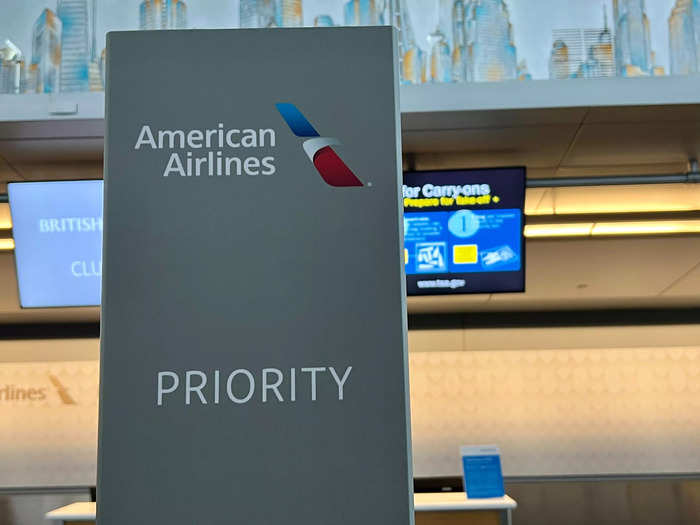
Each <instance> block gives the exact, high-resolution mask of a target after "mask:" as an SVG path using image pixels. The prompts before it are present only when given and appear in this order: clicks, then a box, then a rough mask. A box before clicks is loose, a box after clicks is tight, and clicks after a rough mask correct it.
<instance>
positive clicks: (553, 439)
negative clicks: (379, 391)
mask: <svg viewBox="0 0 700 525" xmlns="http://www.w3.org/2000/svg"><path fill="white" fill-rule="evenodd" d="M424 335H425V334H424ZM485 335H486V334H484V336H485ZM500 337H504V336H503V335H502V334H501V336H500ZM574 339H576V338H572V339H571V341H573V340H574ZM561 340H562V341H564V339H561ZM617 341H619V338H618V339H617V340H613V339H611V340H610V342H611V344H612V343H617ZM484 344H485V343H484ZM509 344H512V345H513V346H518V345H520V344H522V345H526V344H527V345H529V344H530V343H526V342H524V340H523V337H522V334H520V335H518V334H513V336H512V338H511V341H510V343H509ZM415 346H417V345H415ZM500 346H505V344H502V345H500ZM423 348H425V345H423ZM410 365H411V404H412V419H413V420H412V429H413V450H414V464H415V472H414V474H415V475H416V476H419V477H423V476H449V475H460V474H461V471H460V464H459V458H458V447H459V445H461V444H470V443H475V444H478V443H497V444H499V445H500V446H501V451H502V454H503V468H504V472H505V474H506V475H510V476H542V475H576V474H578V475H588V474H610V473H615V474H640V473H645V474H646V473H668V472H700V446H698V443H699V442H698V436H699V435H700V347H688V346H686V347H671V348H659V347H651V348H604V349H585V348H574V349H564V350H557V349H547V350H497V349H490V350H486V351H473V350H467V351H412V352H411V354H410ZM49 376H53V377H54V378H56V379H58V382H59V384H60V385H62V386H63V387H64V388H65V392H64V397H65V395H67V396H68V397H69V398H70V399H71V400H72V401H74V404H70V403H69V404H67V403H66V402H65V401H64V400H63V399H62V397H61V394H60V393H59V388H60V387H58V386H57V385H56V384H54V383H52V381H51V379H50V377H49ZM8 385H12V386H13V388H14V389H15V390H16V389H18V388H23V389H28V388H34V389H35V390H38V389H44V390H45V393H46V398H45V399H42V400H39V399H36V400H9V401H8V400H7V399H6V397H7V395H6V394H5V388H6V387H7V386H8ZM97 392H98V364H97V362H96V361H70V362H60V361H55V362H49V361H48V360H44V361H40V362H9V363H8V362H5V363H0V465H1V466H2V468H0V487H19V486H57V485H61V486H71V485H73V486H75V485H82V486H86V485H92V484H93V483H94V482H95V465H96V449H97V402H98V398H97V396H98V394H97ZM34 397H37V395H36V394H35V396H34Z"/></svg>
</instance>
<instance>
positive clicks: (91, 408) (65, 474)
mask: <svg viewBox="0 0 700 525" xmlns="http://www.w3.org/2000/svg"><path fill="white" fill-rule="evenodd" d="M98 376H99V374H98V363H97V361H72V362H30V363H0V465H2V467H1V468H0V487H36V486H44V487H50V486H87V485H94V483H95V468H96V464H97V463H96V462H97V407H98V380H99V379H98Z"/></svg>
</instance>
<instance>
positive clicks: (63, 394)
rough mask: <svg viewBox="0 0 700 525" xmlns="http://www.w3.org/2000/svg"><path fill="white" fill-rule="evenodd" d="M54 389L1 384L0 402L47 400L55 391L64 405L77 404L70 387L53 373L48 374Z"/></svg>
mask: <svg viewBox="0 0 700 525" xmlns="http://www.w3.org/2000/svg"><path fill="white" fill-rule="evenodd" d="M48 379H49V382H50V383H51V386H52V387H53V388H52V389H50V388H47V387H35V386H26V385H25V386H18V385H14V384H8V385H3V386H0V403H31V402H32V401H45V400H46V399H47V398H48V397H49V393H50V392H54V393H55V394H56V395H57V396H58V398H59V399H60V400H61V403H62V404H64V405H75V404H77V403H76V402H75V399H73V397H72V396H71V394H70V392H69V391H68V388H66V386H65V385H64V384H63V383H61V381H60V380H59V379H58V377H56V376H55V375H53V374H48Z"/></svg>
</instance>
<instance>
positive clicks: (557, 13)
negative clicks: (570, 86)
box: [0, 0, 700, 93]
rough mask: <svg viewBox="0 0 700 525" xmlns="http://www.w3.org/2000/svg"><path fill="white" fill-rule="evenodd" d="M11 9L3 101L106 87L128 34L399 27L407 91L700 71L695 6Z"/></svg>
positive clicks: (285, 1) (276, 1) (120, 1)
mask: <svg viewBox="0 0 700 525" xmlns="http://www.w3.org/2000/svg"><path fill="white" fill-rule="evenodd" d="M10 1H11V2H12V3H13V7H12V8H11V16H9V17H7V16H5V17H3V18H2V19H0V92H3V93H10V92H17V91H18V90H19V91H23V92H57V91H60V92H74V91H88V90H99V89H102V84H103V75H104V53H103V49H104V35H105V33H106V31H107V30H133V29H175V28H225V27H241V26H242V27H279V26H331V25H375V24H382V23H394V24H395V25H397V26H398V27H400V28H401V34H400V41H401V44H400V47H401V57H400V58H401V63H402V76H403V80H404V82H405V83H424V82H484V81H502V80H510V79H521V80H523V79H547V78H585V77H595V76H614V75H618V76H650V75H660V74H690V73H696V72H698V71H700V2H699V1H698V0H653V1H649V0H646V2H645V0H602V1H596V0H592V1H591V0H569V1H566V2H565V1H562V0H538V2H536V3H533V2H529V1H525V0H434V1H433V0H48V1H47V0H10ZM95 13H96V15H95ZM696 27H697V28H698V29H697V30H696ZM6 41H9V43H7V44H6ZM20 70H21V71H20ZM20 77H21V80H20ZM19 84H21V86H20V85H19Z"/></svg>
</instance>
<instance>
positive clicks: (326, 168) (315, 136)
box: [276, 102, 364, 187]
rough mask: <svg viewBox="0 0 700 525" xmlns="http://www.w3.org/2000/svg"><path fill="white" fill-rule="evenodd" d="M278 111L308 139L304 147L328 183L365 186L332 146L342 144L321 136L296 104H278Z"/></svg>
mask: <svg viewBox="0 0 700 525" xmlns="http://www.w3.org/2000/svg"><path fill="white" fill-rule="evenodd" d="M276 107H277V111H279V112H280V115H282V118H283V119H284V121H285V122H286V123H287V125H288V126H289V129H291V130H292V133H294V134H295V135H296V136H297V137H300V138H304V139H306V140H305V141H304V142H303V144H302V147H303V148H304V151H305V152H306V155H307V156H308V157H309V160H311V163H312V164H313V165H314V166H315V168H316V170H317V171H318V173H319V174H320V175H321V178H322V179H323V180H324V181H325V182H326V184H328V185H330V186H335V187H350V186H364V185H363V184H362V181H361V180H360V179H358V178H357V176H356V175H355V174H354V173H353V172H352V170H351V169H350V168H348V166H347V164H345V162H343V159H341V158H340V157H339V156H338V154H337V153H336V152H335V151H334V150H333V148H332V147H331V146H336V145H339V144H340V141H339V140H338V139H336V138H333V137H321V135H320V134H319V133H318V131H316V129H315V128H314V127H313V126H312V125H311V123H310V122H309V121H308V120H307V119H306V117H305V116H304V115H303V114H302V112H301V111H299V108H297V107H296V106H295V105H294V104H290V103H288V102H281V103H279V104H276Z"/></svg>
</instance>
